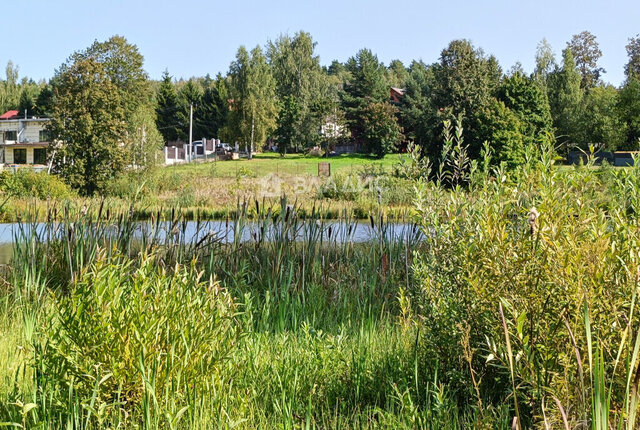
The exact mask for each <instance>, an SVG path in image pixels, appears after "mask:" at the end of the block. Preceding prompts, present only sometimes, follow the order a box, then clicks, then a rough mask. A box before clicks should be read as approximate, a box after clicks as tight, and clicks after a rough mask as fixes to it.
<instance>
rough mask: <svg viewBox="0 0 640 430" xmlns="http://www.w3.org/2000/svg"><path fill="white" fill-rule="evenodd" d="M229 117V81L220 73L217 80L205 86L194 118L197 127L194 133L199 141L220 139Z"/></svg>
mask: <svg viewBox="0 0 640 430" xmlns="http://www.w3.org/2000/svg"><path fill="white" fill-rule="evenodd" d="M207 77H208V75H207ZM205 81H207V79H205ZM228 116H229V88H228V84H227V80H226V79H225V78H224V77H223V76H222V75H221V74H220V73H218V74H217V75H216V78H215V79H214V80H212V81H211V82H210V83H209V84H208V85H206V86H205V89H204V94H203V95H202V100H201V101H200V106H199V107H198V109H197V110H196V116H195V118H194V123H195V125H196V127H195V132H194V133H196V136H197V138H198V139H199V138H201V137H204V138H207V139H211V138H220V130H221V129H222V128H223V127H224V126H225V125H226V123H227V118H228Z"/></svg>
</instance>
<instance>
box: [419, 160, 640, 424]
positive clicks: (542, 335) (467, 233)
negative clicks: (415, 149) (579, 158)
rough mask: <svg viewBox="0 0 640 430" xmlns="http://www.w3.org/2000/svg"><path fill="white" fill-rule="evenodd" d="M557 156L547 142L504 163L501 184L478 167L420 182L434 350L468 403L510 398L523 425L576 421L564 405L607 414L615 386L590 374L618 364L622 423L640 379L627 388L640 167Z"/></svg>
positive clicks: (424, 293)
mask: <svg viewBox="0 0 640 430" xmlns="http://www.w3.org/2000/svg"><path fill="white" fill-rule="evenodd" d="M552 160H553V157H552V153H551V151H550V150H549V148H547V151H546V155H545V156H543V157H542V158H541V159H540V160H536V161H534V162H531V163H529V164H526V165H523V166H522V167H521V168H519V169H518V170H517V171H515V172H513V173H512V174H509V173H504V172H500V171H499V170H494V171H493V172H492V173H493V177H497V178H499V180H495V179H493V178H489V177H486V176H484V174H481V173H480V172H478V171H475V172H473V173H472V175H471V178H470V182H469V188H468V189H464V188H462V187H456V188H454V189H452V190H450V191H446V190H443V189H441V188H440V187H438V186H437V185H433V184H424V185H422V187H421V190H420V198H419V199H418V202H419V203H418V214H419V216H420V219H421V222H422V224H423V227H424V231H425V233H426V234H427V237H428V238H429V246H428V248H427V250H426V251H425V252H423V253H422V254H421V255H420V263H419V264H417V265H416V266H415V271H416V274H417V275H418V278H419V279H421V283H420V284H419V286H418V289H417V290H416V291H415V292H414V294H415V296H414V299H415V300H416V301H417V304H418V306H417V307H416V309H417V312H418V313H419V316H420V318H419V320H420V321H422V324H421V328H422V333H423V334H424V335H423V344H422V353H423V354H424V355H425V361H426V362H435V361H437V362H438V363H439V364H440V375H441V377H442V378H443V380H445V381H446V383H448V385H449V387H450V388H451V389H452V390H453V392H455V393H456V394H457V396H459V399H460V401H462V402H465V403H467V404H478V405H480V407H484V408H487V407H491V406H492V405H493V406H495V405H501V404H510V405H511V406H512V407H513V408H512V413H513V415H517V414H518V413H519V414H520V416H521V422H520V426H521V428H528V427H537V426H540V427H542V426H543V422H544V423H546V425H547V426H548V428H559V427H563V428H564V425H563V424H562V422H563V415H565V413H566V415H567V417H566V418H567V420H568V421H569V423H570V424H569V426H570V427H571V428H576V427H579V426H580V425H581V424H580V423H584V422H586V421H585V420H590V419H592V418H593V419H594V420H595V418H596V416H595V415H594V414H596V411H595V410H592V404H591V401H590V400H591V396H592V395H594V393H595V396H594V399H595V398H596V397H597V398H598V399H600V401H602V400H603V399H604V397H603V393H602V392H603V390H602V389H601V388H602V386H603V384H602V383H601V384H600V386H599V387H597V386H596V387H592V386H591V382H590V381H594V380H598V381H603V380H604V378H603V377H601V376H602V375H603V374H606V375H608V379H607V381H606V390H604V391H607V392H608V393H610V394H609V395H610V398H609V399H608V400H607V402H610V411H611V414H610V416H607V418H606V420H610V422H611V424H612V427H610V428H613V423H615V422H617V421H619V422H620V423H622V422H623V421H624V419H625V417H627V416H628V415H629V411H630V409H631V410H632V408H630V407H629V402H628V398H629V393H630V391H629V390H630V389H631V393H633V392H636V393H637V392H638V388H640V387H639V384H640V380H639V379H638V378H637V377H636V379H635V382H634V383H633V384H631V386H630V385H629V384H630V382H631V380H632V378H631V376H632V375H633V374H635V375H638V373H637V372H638V370H637V365H636V364H637V360H636V359H634V358H633V356H634V353H633V351H634V342H636V333H637V331H638V329H639V328H640V318H639V316H638V312H637V310H636V311H635V312H634V311H633V309H634V301H635V297H636V294H637V288H638V279H640V257H639V256H640V228H639V224H638V215H637V214H638V212H637V209H638V200H639V198H638V187H639V186H640V180H639V179H638V178H639V177H640V175H639V174H640V168H638V167H636V168H635V169H619V170H616V171H612V169H611V168H605V169H604V170H602V171H598V170H595V169H593V166H586V167H580V168H578V169H572V170H568V171H567V170H562V169H558V168H555V167H553V161H552ZM636 307H637V304H636ZM585 308H586V309H588V313H587V315H590V322H589V324H586V323H585V321H586V320H587V318H585V313H586V312H585ZM591 337H593V339H594V340H593V341H592V340H591ZM592 342H593V345H595V346H594V347H593V348H592ZM592 350H596V351H599V354H600V355H601V356H600V357H599V359H597V360H595V361H594V363H599V364H598V366H600V369H598V366H596V365H594V366H593V367H592V366H591V365H590V364H591V363H592V359H591V357H592ZM603 357H604V358H603ZM616 357H618V358H616ZM596 358H597V357H596ZM596 373H597V374H598V375H599V376H598V377H596ZM598 390H600V391H598ZM625 393H626V394H625ZM625 399H627V400H625ZM558 404H562V405H563V408H560V407H558V406H557V405H558ZM483 405H484V406H483ZM515 405H519V412H518V411H516V410H515ZM562 409H564V410H562ZM607 410H608V408H607ZM607 414H609V412H607ZM545 415H546V416H545ZM549 422H551V423H555V424H551V425H550V426H549ZM605 427H606V426H605ZM620 427H622V426H620ZM567 428H568V427H567ZM594 428H596V427H594ZM624 428H635V425H634V423H633V422H630V423H629V427H624Z"/></svg>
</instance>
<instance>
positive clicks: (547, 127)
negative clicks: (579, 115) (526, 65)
mask: <svg viewBox="0 0 640 430" xmlns="http://www.w3.org/2000/svg"><path fill="white" fill-rule="evenodd" d="M498 99H499V100H501V101H502V102H504V104H505V106H506V107H507V108H509V109H510V110H511V111H512V112H513V113H515V114H516V115H517V116H518V119H519V120H520V125H521V130H520V131H521V133H522V137H523V141H524V143H525V144H533V143H534V142H536V141H539V140H540V138H541V137H542V135H545V134H546V133H551V132H552V131H553V123H552V120H551V112H550V109H549V101H548V99H547V95H546V94H545V93H544V92H543V91H542V90H541V89H540V88H539V87H538V86H537V85H536V84H535V83H534V81H533V80H531V79H529V78H528V77H526V76H525V75H524V74H522V73H515V74H513V75H512V76H509V77H508V78H505V79H504V80H503V81H502V84H501V85H500V88H499V89H498Z"/></svg>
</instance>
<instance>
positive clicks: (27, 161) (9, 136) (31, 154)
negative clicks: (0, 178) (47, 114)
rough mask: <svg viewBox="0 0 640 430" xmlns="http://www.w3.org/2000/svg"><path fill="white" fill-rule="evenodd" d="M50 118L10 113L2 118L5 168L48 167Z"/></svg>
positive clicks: (0, 147)
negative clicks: (24, 166) (23, 166)
mask: <svg viewBox="0 0 640 430" xmlns="http://www.w3.org/2000/svg"><path fill="white" fill-rule="evenodd" d="M48 122H49V119H48V118H36V117H31V118H28V117H25V116H20V114H19V112H18V111H15V110H13V111H8V112H6V113H5V114H3V115H1V116H0V163H2V165H3V166H21V165H31V166H46V165H47V164H48V158H47V148H48V146H49V140H50V139H49V132H48V130H47V129H46V126H47V123H48Z"/></svg>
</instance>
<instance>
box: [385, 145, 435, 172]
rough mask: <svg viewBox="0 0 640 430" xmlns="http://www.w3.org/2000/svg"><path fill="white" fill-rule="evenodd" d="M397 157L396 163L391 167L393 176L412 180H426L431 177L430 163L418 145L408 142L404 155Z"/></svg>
mask: <svg viewBox="0 0 640 430" xmlns="http://www.w3.org/2000/svg"><path fill="white" fill-rule="evenodd" d="M398 157H399V160H398V163H397V164H395V165H394V166H393V170H394V176H398V177H401V178H407V179H414V180H421V179H422V180H427V179H429V177H430V176H431V163H430V161H429V158H428V157H427V155H426V154H425V153H424V149H423V148H422V147H421V146H420V145H417V144H415V143H413V142H409V143H408V144H407V153H406V155H402V154H401V155H398Z"/></svg>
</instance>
